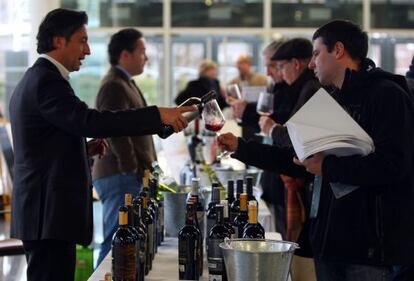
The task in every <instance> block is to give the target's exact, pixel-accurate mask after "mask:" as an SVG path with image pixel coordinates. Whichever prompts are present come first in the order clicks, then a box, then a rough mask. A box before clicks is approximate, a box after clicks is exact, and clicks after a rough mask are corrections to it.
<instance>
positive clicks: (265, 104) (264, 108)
mask: <svg viewBox="0 0 414 281" xmlns="http://www.w3.org/2000/svg"><path fill="white" fill-rule="evenodd" d="M256 111H257V113H259V114H260V115H263V116H270V115H272V114H273V94H272V93H266V92H260V96H259V100H258V101H257V106H256Z"/></svg>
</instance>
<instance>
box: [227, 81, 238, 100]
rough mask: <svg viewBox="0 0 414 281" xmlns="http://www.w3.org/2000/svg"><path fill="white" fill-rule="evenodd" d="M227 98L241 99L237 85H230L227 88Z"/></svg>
mask: <svg viewBox="0 0 414 281" xmlns="http://www.w3.org/2000/svg"><path fill="white" fill-rule="evenodd" d="M227 97H229V98H233V99H241V94H240V89H239V86H238V85H237V84H230V85H228V86H227Z"/></svg>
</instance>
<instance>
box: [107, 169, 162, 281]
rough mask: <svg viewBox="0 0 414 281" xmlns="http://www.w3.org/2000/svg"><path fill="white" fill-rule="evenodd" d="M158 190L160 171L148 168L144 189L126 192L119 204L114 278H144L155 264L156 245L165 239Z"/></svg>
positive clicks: (130, 280)
mask: <svg viewBox="0 0 414 281" xmlns="http://www.w3.org/2000/svg"><path fill="white" fill-rule="evenodd" d="M157 194H158V174H157V173H153V174H152V175H151V174H150V172H149V170H145V172H144V178H143V185H142V191H141V192H140V194H139V195H138V196H137V197H135V198H132V195H131V194H130V193H127V194H125V205H124V206H121V207H120V208H119V228H118V229H117V231H116V232H115V234H114V236H113V238H112V278H113V280H114V281H142V280H144V276H145V275H147V274H148V272H149V271H150V270H151V268H152V261H153V259H154V257H155V254H156V253H157V247H158V246H159V245H161V242H162V241H163V240H164V208H163V201H162V198H160V197H159V196H158V197H157Z"/></svg>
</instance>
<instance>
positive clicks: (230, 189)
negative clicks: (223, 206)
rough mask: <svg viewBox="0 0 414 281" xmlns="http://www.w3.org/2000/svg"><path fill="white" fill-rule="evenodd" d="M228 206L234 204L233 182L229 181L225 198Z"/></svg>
mask: <svg viewBox="0 0 414 281" xmlns="http://www.w3.org/2000/svg"><path fill="white" fill-rule="evenodd" d="M226 200H227V202H228V204H229V206H231V204H232V203H233V202H234V200H235V198H234V180H229V181H228V182H227V198H226Z"/></svg>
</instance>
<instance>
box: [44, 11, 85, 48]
mask: <svg viewBox="0 0 414 281" xmlns="http://www.w3.org/2000/svg"><path fill="white" fill-rule="evenodd" d="M87 23H88V15H87V14H86V13H85V12H83V11H74V10H69V9H62V8H59V9H55V10H53V11H50V12H49V13H48V14H47V15H46V17H45V18H44V19H43V21H42V23H41V24H40V26H39V31H38V33H37V36H36V39H37V52H38V53H39V54H44V53H48V52H50V51H53V50H54V49H55V47H54V46H53V37H55V36H62V37H65V39H66V40H67V41H69V40H70V37H71V36H72V35H73V33H75V32H76V31H77V30H78V29H79V28H81V27H82V26H84V25H85V24H87Z"/></svg>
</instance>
